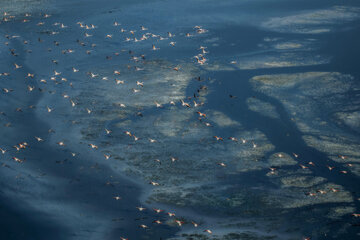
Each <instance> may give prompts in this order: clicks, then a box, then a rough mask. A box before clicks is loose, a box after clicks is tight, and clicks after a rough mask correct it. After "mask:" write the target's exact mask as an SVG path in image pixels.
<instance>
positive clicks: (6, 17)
mask: <svg viewBox="0 0 360 240" xmlns="http://www.w3.org/2000/svg"><path fill="white" fill-rule="evenodd" d="M30 17H31V15H30V14H25V19H22V20H21V21H22V22H23V23H27V24H31V21H30ZM50 17H51V15H50V14H43V15H42V18H43V20H41V21H40V22H38V23H36V26H38V27H41V26H45V25H46V24H48V23H46V21H45V19H48V18H50ZM15 19H16V18H15V16H13V15H11V14H9V13H7V12H5V13H4V14H3V19H2V22H11V21H15ZM29 22H30V23H29ZM76 25H78V27H79V28H81V29H84V30H85V32H84V33H83V38H84V39H90V38H91V37H93V36H94V33H90V31H91V30H94V29H96V28H97V26H95V25H94V24H84V23H83V22H77V23H76ZM112 25H113V26H114V27H120V26H121V24H120V23H118V22H116V21H115V22H114V23H113V24H112ZM52 26H57V27H59V28H60V29H65V28H70V27H69V26H66V25H65V24H63V23H59V22H56V23H53V24H52ZM116 29H117V30H116V31H118V28H116ZM147 30H148V29H147V28H146V27H144V26H140V29H139V32H141V34H140V35H139V36H137V34H136V32H137V30H125V29H124V28H122V27H121V28H120V32H121V33H125V32H128V33H129V34H128V36H126V37H125V39H124V40H123V41H125V42H134V43H135V42H140V41H146V40H148V39H150V38H153V39H155V40H157V41H162V40H166V39H171V40H173V39H174V37H175V34H173V33H171V32H168V33H167V37H162V36H160V35H157V34H154V33H150V32H147ZM205 32H207V30H206V29H204V28H202V27H201V26H195V27H194V33H186V34H185V37H192V36H194V35H195V34H203V33H205ZM48 34H49V35H56V34H61V33H60V32H58V31H48ZM5 37H6V38H7V39H8V40H11V39H17V38H20V36H17V35H6V36H5ZM104 38H107V39H112V38H115V37H114V34H106V35H105V36H104ZM38 42H39V43H42V42H44V40H43V39H41V38H40V37H39V38H38ZM76 42H77V43H78V44H79V45H80V46H87V44H88V43H85V42H83V41H81V40H76ZM23 43H24V44H28V43H29V41H27V40H24V41H23ZM5 44H6V45H8V44H9V42H6V43H5ZM54 45H55V46H60V43H59V42H58V41H54ZM169 45H170V46H171V47H175V46H176V42H175V41H170V42H169ZM90 46H91V48H95V47H96V44H94V43H91V44H90ZM206 49H207V48H206V47H204V46H200V47H199V49H198V50H200V53H199V54H197V55H196V56H194V59H195V60H194V63H195V64H199V65H203V64H205V63H206V62H207V61H208V59H207V58H206V54H207V53H208V51H207V50H206ZM149 50H151V51H157V50H160V48H159V47H156V46H155V44H152V47H151V48H150V49H149ZM48 51H49V52H50V51H51V49H48ZM74 52H75V50H74V49H70V48H68V49H64V50H61V53H62V54H72V53H74ZM91 52H92V51H91V50H86V53H87V54H89V55H90V54H91ZM10 53H11V55H12V56H14V57H17V56H18V55H19V53H17V52H16V49H10ZM27 53H32V50H27ZM129 54H131V60H132V61H135V62H136V63H138V62H141V61H145V59H146V57H145V55H144V54H141V55H139V56H135V55H134V54H133V52H132V51H129ZM114 55H115V56H118V55H120V53H118V52H115V53H114ZM106 59H108V60H111V59H112V56H106ZM51 61H52V63H53V64H58V62H59V61H58V60H55V59H52V60H51ZM232 63H235V62H232ZM21 68H22V66H21V65H19V64H17V63H14V69H15V71H16V70H18V69H21ZM128 68H130V66H128ZM134 68H135V70H136V71H140V70H143V69H142V68H140V67H139V66H135V67H134ZM172 69H173V70H174V71H180V70H181V67H180V66H175V67H173V68H172ZM72 72H74V73H78V72H80V70H79V69H78V68H76V67H72ZM86 74H87V75H88V76H89V77H90V78H100V79H101V80H105V81H106V80H108V79H109V77H108V76H100V74H97V73H94V72H87V73H86ZM113 74H114V76H115V77H116V78H115V79H114V80H115V84H117V85H118V84H125V81H124V80H120V79H118V78H117V76H119V75H121V73H120V70H114V71H113ZM1 76H4V77H7V76H10V73H5V72H4V73H0V77H1ZM25 77H26V78H32V79H33V78H35V74H33V73H27V74H26V76H25ZM196 79H197V80H198V81H201V79H200V77H196ZM50 80H51V81H53V82H55V84H58V83H59V82H58V81H59V80H60V81H61V82H67V81H68V80H67V78H65V77H62V73H61V72H60V71H56V70H54V71H53V75H52V76H51V77H50ZM39 82H40V83H41V84H46V83H47V82H48V81H47V80H46V79H40V80H39ZM69 85H70V87H72V88H73V87H74V86H73V84H72V83H71V82H70V83H69ZM136 86H137V87H138V88H139V89H136V88H133V89H132V91H133V93H137V92H139V91H141V90H140V89H141V88H143V87H146V83H144V82H141V81H139V80H138V81H136ZM35 89H36V88H35V86H33V85H28V86H27V90H28V91H29V92H32V91H34V90H35ZM206 89H207V87H206V86H200V87H199V89H197V93H200V92H201V91H204V90H206ZM2 90H3V92H4V94H9V93H11V92H12V91H14V90H13V89H10V88H6V87H4V88H2ZM39 90H40V91H42V89H41V88H39ZM62 97H63V98H65V99H68V100H69V101H70V104H71V107H75V106H77V103H76V101H75V100H73V99H71V97H70V96H69V95H68V94H66V93H63V94H62ZM197 97H198V96H197V95H196V93H195V94H194V97H189V98H188V100H192V102H187V101H188V100H181V101H180V105H181V106H182V107H186V108H197V107H201V106H203V105H204V103H199V102H197ZM230 98H235V96H232V95H230ZM154 104H155V106H156V107H157V108H164V106H163V104H160V103H158V102H156V101H155V102H154ZM169 104H170V105H174V106H175V105H177V103H175V102H174V101H170V102H169ZM120 107H126V105H125V104H120ZM30 108H34V106H30ZM84 110H85V111H86V112H87V113H88V114H91V113H92V110H91V109H89V108H85V109H84ZM16 111H19V112H21V111H22V109H21V108H17V109H16ZM46 111H47V112H48V113H51V112H53V111H54V108H53V107H51V106H46ZM1 113H2V114H3V115H5V113H3V112H1ZM196 113H197V114H198V117H199V118H198V120H199V121H200V122H201V123H203V124H204V125H205V126H207V127H211V126H212V124H211V123H210V122H209V121H207V120H206V119H207V114H206V113H203V112H200V111H196ZM140 114H141V113H140ZM53 131H54V130H52V129H50V130H49V132H53ZM105 132H106V134H107V135H110V134H111V133H112V131H111V130H109V129H106V128H105ZM124 134H125V135H127V136H129V137H131V138H133V140H135V141H138V140H139V139H140V138H139V137H137V136H136V135H134V134H133V133H131V132H130V131H124ZM213 138H214V139H215V140H216V141H224V138H223V137H219V136H214V137H213ZM35 139H36V140H37V141H38V142H43V141H44V140H43V139H42V138H41V137H38V136H35ZM228 140H230V141H233V142H239V140H240V143H242V144H246V143H247V142H248V141H247V140H246V139H244V138H241V139H239V140H238V139H237V138H235V137H228ZM148 141H149V142H150V143H156V142H157V140H156V139H152V138H148ZM57 144H58V145H59V146H61V147H64V146H65V145H66V144H65V142H64V141H59V142H57ZM251 144H252V147H253V148H256V147H257V144H256V143H255V142H251ZM88 145H89V147H90V148H91V149H95V150H96V149H98V148H99V147H98V146H97V145H95V144H92V143H90V144H88ZM27 147H29V145H28V144H27V143H26V142H22V143H19V144H17V145H15V146H14V148H16V150H17V151H20V150H21V149H25V148H27ZM0 150H1V152H2V154H5V153H6V150H5V149H3V148H0ZM71 154H72V156H75V155H76V153H71ZM293 155H294V157H295V158H298V157H299V156H298V155H297V154H295V153H293ZM104 157H105V159H106V160H108V159H110V158H111V155H109V154H104ZM278 157H280V158H281V157H283V155H282V154H278ZM341 158H343V159H344V158H346V157H345V156H341ZM12 159H13V160H14V161H16V162H18V163H22V162H24V161H25V158H24V159H20V158H17V157H12ZM170 159H171V161H172V162H175V161H177V160H178V159H177V158H176V157H171V158H170ZM155 161H157V162H159V163H161V161H160V160H159V159H156V160H155ZM217 164H218V165H219V166H220V167H226V163H224V162H218V163H217ZM308 164H309V165H311V166H314V165H315V164H314V163H313V162H309V163H308ZM348 166H349V167H351V164H348ZM300 167H301V168H303V169H306V168H308V167H309V166H306V165H302V164H300ZM327 167H328V168H329V170H333V167H331V166H327ZM340 172H341V173H343V174H346V173H347V172H346V171H344V170H343V171H340ZM270 174H276V167H271V168H270ZM149 184H151V185H153V186H159V185H160V184H159V183H157V182H154V181H150V182H149ZM330 191H332V192H337V191H339V190H337V189H335V188H331V189H330ZM317 192H318V193H320V194H325V193H326V191H325V190H318V191H317ZM307 194H308V195H309V196H316V193H307ZM113 198H114V199H115V200H121V199H122V198H121V196H115V197H113ZM137 209H138V210H139V211H140V212H142V211H145V210H146V209H145V208H144V207H137ZM153 210H154V211H155V212H156V213H161V212H163V211H164V210H161V209H155V208H154V209H153ZM167 215H168V216H169V217H175V214H174V213H171V212H168V213H167ZM353 216H354V217H360V214H356V213H354V214H353ZM174 222H175V223H176V224H177V225H178V226H179V227H180V226H182V225H184V224H185V222H184V221H181V220H178V219H175V220H174ZM153 223H154V224H161V223H162V221H160V220H154V221H153ZM191 223H192V224H193V226H194V227H198V226H199V224H198V223H196V222H194V221H192V222H191ZM139 227H140V228H143V229H147V228H149V227H148V226H147V225H144V224H141V225H139ZM203 231H204V232H206V233H209V234H212V231H211V230H210V229H205V230H203ZM120 239H122V240H127V238H124V237H120ZM304 239H305V240H309V239H310V238H308V237H306V238H304Z"/></svg>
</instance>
